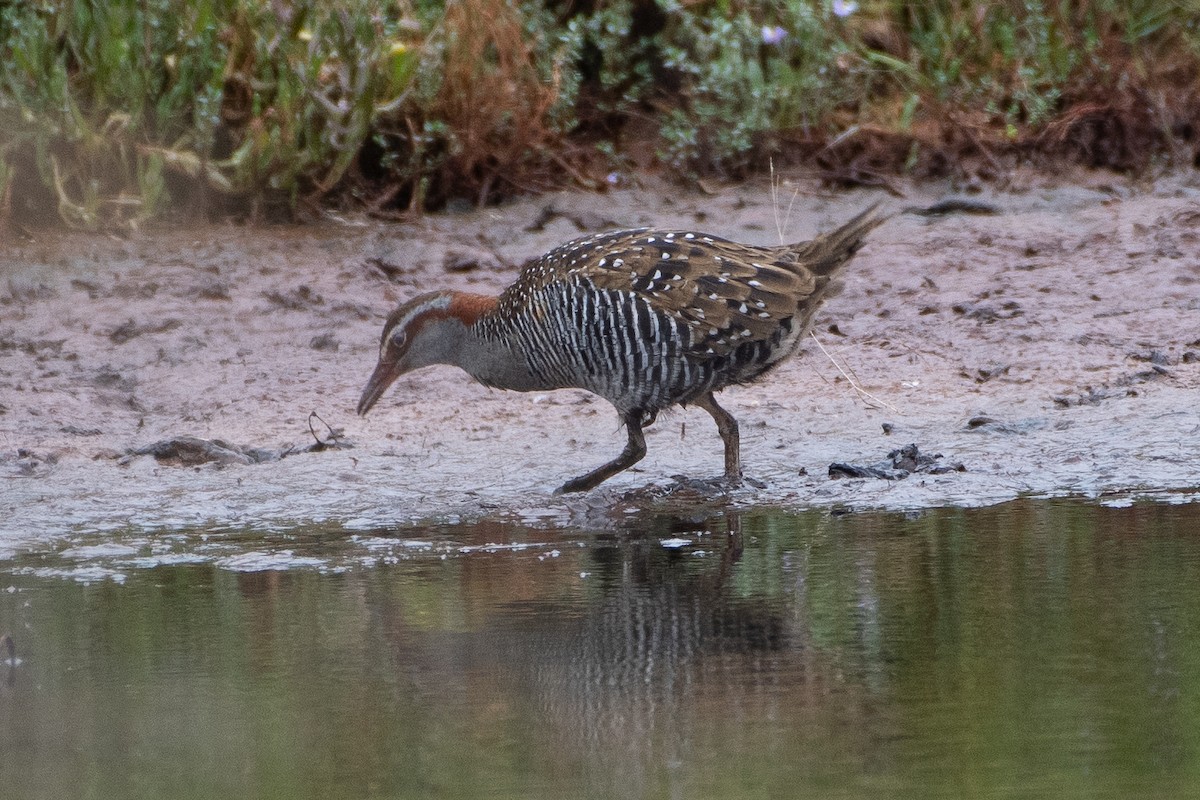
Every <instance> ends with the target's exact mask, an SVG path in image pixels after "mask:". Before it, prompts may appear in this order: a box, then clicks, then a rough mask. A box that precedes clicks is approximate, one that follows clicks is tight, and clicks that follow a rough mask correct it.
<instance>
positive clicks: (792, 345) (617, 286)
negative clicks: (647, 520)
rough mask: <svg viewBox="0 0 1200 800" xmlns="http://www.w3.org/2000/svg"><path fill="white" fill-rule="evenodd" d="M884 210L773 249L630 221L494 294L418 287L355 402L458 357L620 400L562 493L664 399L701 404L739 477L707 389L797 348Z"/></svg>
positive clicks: (639, 443)
mask: <svg viewBox="0 0 1200 800" xmlns="http://www.w3.org/2000/svg"><path fill="white" fill-rule="evenodd" d="M885 219H886V216H885V215H883V214H881V213H879V211H878V205H875V206H872V207H870V208H868V209H867V210H865V211H863V212H862V213H861V214H859V215H858V216H856V217H854V218H853V219H851V220H850V221H849V222H847V223H845V224H844V225H842V226H841V227H839V228H837V229H835V230H833V231H831V232H829V233H826V234H823V235H820V236H817V237H816V238H815V239H813V240H811V241H807V242H799V243H796V244H787V245H780V246H776V247H757V246H753V245H747V244H740V243H738V242H733V241H730V240H728V239H723V238H721V237H719V236H713V235H711V234H704V233H697V232H692V231H683V230H657V229H654V228H637V229H633V230H622V231H615V232H610V233H599V234H595V235H593V236H587V237H584V238H581V239H577V240H575V241H571V242H568V243H566V244H564V245H562V246H560V247H557V248H555V249H554V250H551V251H550V252H549V253H547V254H546V255H544V256H542V257H541V258H539V259H537V260H536V261H534V262H532V263H530V264H529V265H527V266H526V267H525V268H524V269H523V270H522V271H521V274H520V275H519V276H518V278H517V280H516V281H515V282H514V283H513V284H512V285H511V286H509V287H508V288H507V289H505V290H504V291H503V292H502V293H501V294H500V295H499V296H498V297H489V296H484V295H478V294H469V293H466V292H460V291H453V290H450V291H437V292H429V293H427V294H422V295H420V296H419V297H414V298H413V299H411V300H409V301H408V302H406V303H404V304H402V305H401V306H400V307H399V308H397V309H396V310H395V311H393V312H392V314H391V316H390V317H389V318H388V320H387V323H386V324H385V325H384V328H383V336H382V338H381V340H380V344H379V362H378V364H377V365H376V367H375V371H374V372H373V373H372V375H371V377H370V379H369V380H368V381H367V385H366V388H365V389H364V390H363V393H362V398H361V399H360V400H359V402H358V413H359V414H366V413H367V412H368V411H370V410H371V408H372V407H373V406H374V405H375V403H376V402H377V401H378V400H379V398H380V397H381V396H382V395H383V393H384V392H385V391H386V390H387V388H388V387H389V386H391V384H392V383H393V382H394V381H395V380H396V378H398V377H399V376H401V375H403V374H404V373H406V372H410V371H412V370H415V369H420V368H421V367H426V366H429V365H432V364H451V365H454V366H457V367H460V368H462V369H463V370H465V371H466V372H467V373H469V374H470V375H471V376H473V377H474V378H475V379H476V380H478V381H479V382H480V383H482V384H484V385H485V386H491V387H495V388H500V389H512V390H515V391H519V392H532V391H539V392H540V391H547V390H552V389H567V388H577V389H585V390H587V391H589V392H593V393H595V394H596V395H599V396H600V397H603V398H604V399H605V400H607V401H609V402H610V403H612V404H613V406H615V407H616V410H617V413H618V414H619V415H620V417H621V421H622V422H623V423H624V425H625V429H626V432H627V434H628V441H627V442H626V444H625V449H624V450H623V451H622V452H621V454H620V455H618V456H617V457H616V458H614V459H613V460H612V461H609V462H607V463H606V464H603V465H601V466H599V467H597V468H596V469H594V470H592V471H591V472H588V473H587V474H585V475H581V476H579V477H577V478H573V479H571V480H569V481H567V482H566V483H565V484H563V485H562V486H561V487H560V488H559V490H558V491H559V492H579V491H586V490H588V489H592V488H594V487H595V486H597V485H599V484H600V483H601V482H603V481H605V480H607V479H608V478H611V477H612V476H613V475H615V474H617V473H618V472H621V471H622V470H625V469H628V468H629V467H630V466H632V465H633V464H636V463H637V462H638V461H639V460H641V459H642V458H643V457H644V456H645V455H646V439H645V435H644V433H643V428H645V427H646V426H647V425H649V424H651V423H652V422H653V421H654V419H655V418H656V416H657V415H658V412H659V411H662V410H663V409H666V408H669V407H671V406H674V405H684V406H687V405H694V406H697V407H699V408H702V409H704V410H705V411H707V412H708V413H709V414H710V415H712V418H713V420H714V421H715V422H716V424H717V430H718V431H719V432H720V435H721V438H722V440H723V441H724V444H725V474H724V477H725V480H727V481H729V482H731V483H734V484H736V483H738V482H740V479H741V457H740V444H739V437H738V424H737V420H735V419H734V418H733V416H732V415H731V414H730V413H729V412H728V411H726V410H725V409H724V408H722V407H721V406H720V405H718V404H717V400H716V397H715V393H716V392H719V391H720V390H721V389H724V388H725V387H726V386H730V385H733V384H746V383H750V382H752V381H755V380H757V379H759V378H761V377H762V376H763V375H764V374H765V373H766V372H768V371H769V370H770V369H771V368H772V367H775V366H776V365H778V364H779V363H780V362H781V361H783V360H784V359H785V358H787V357H788V356H790V355H792V354H793V353H795V352H796V351H797V350H798V349H799V348H800V345H801V340H802V338H803V336H804V334H805V333H806V332H807V331H808V328H809V326H810V325H811V323H812V319H813V315H814V314H815V313H816V311H817V309H818V308H819V307H820V305H821V303H822V302H823V301H824V299H825V297H826V295H827V294H828V290H829V288H830V286H831V284H832V281H833V280H834V278H835V277H836V276H837V273H838V271H839V270H840V269H841V268H842V267H844V266H845V265H846V264H847V263H848V262H849V261H850V259H851V258H852V257H853V255H854V253H855V252H856V251H857V250H858V249H859V248H860V247H861V246H862V243H863V240H864V237H865V236H866V235H867V234H868V233H869V232H870V231H871V230H872V229H873V228H875V227H876V226H877V225H879V224H881V223H882V222H883V221H884V220H885Z"/></svg>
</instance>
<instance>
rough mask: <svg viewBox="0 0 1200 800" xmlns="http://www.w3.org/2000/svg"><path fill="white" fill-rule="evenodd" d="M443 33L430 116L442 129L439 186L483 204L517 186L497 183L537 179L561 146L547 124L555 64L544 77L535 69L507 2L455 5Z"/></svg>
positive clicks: (555, 88)
mask: <svg viewBox="0 0 1200 800" xmlns="http://www.w3.org/2000/svg"><path fill="white" fill-rule="evenodd" d="M443 29H444V30H445V31H446V34H445V35H446V45H445V65H444V74H443V78H442V84H441V90H440V91H439V92H438V95H437V97H436V98H435V100H434V102H433V104H432V106H431V108H430V114H431V116H433V117H435V118H437V119H440V120H442V121H443V122H444V123H445V124H446V126H447V128H448V129H449V131H450V134H451V136H452V148H451V150H450V152H449V153H448V155H447V158H446V159H445V160H444V161H443V163H442V166H441V169H440V179H439V181H438V183H439V184H440V187H441V188H442V190H443V191H444V192H452V193H458V194H464V195H466V196H468V197H471V198H473V199H475V200H476V202H478V203H481V204H482V203H486V202H488V201H489V200H490V199H492V198H493V197H494V196H495V195H497V194H505V193H511V191H512V190H513V189H520V188H524V187H522V186H508V187H500V186H499V185H498V184H499V183H500V182H504V181H513V180H520V178H519V177H518V176H522V175H525V176H529V177H530V178H536V167H537V165H538V164H544V163H545V162H546V160H547V158H548V155H547V154H548V153H550V152H551V151H553V150H555V149H557V148H558V147H559V146H560V140H561V138H562V137H561V135H560V134H559V133H558V132H557V131H555V130H553V129H552V128H551V127H550V124H549V120H550V117H551V115H550V111H551V109H552V108H553V107H554V105H555V103H557V102H558V101H559V87H560V85H561V81H560V77H559V73H558V69H557V68H556V67H555V68H553V69H551V70H550V71H549V74H545V70H544V69H542V68H540V67H539V64H538V63H537V58H536V55H535V52H534V48H533V45H532V43H531V42H530V41H529V40H528V39H527V37H526V34H525V31H524V28H523V25H522V19H521V17H520V15H519V14H518V12H517V10H516V8H515V7H514V6H513V5H512V4H511V3H509V2H506V0H454V2H451V3H449V4H448V5H447V7H446V18H445V24H444V28H443ZM531 168H534V171H533V172H530V170H531Z"/></svg>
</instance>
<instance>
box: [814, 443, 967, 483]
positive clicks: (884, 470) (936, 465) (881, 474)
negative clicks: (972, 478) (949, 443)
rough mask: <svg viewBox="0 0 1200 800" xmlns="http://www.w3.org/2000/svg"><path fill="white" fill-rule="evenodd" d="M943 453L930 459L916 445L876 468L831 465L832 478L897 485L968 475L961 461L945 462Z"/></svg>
mask: <svg viewBox="0 0 1200 800" xmlns="http://www.w3.org/2000/svg"><path fill="white" fill-rule="evenodd" d="M941 458H942V454H941V453H935V454H933V455H929V454H927V453H922V452H921V451H920V449H919V448H918V447H917V445H915V444H909V445H905V446H904V447H901V448H900V449H898V450H893V451H891V452H890V453H888V454H887V458H886V459H885V460H883V461H879V462H876V463H874V464H847V463H844V462H841V461H835V462H834V463H832V464H830V465H829V477H830V478H832V479H835V480H836V479H839V478H881V479H883V480H888V481H898V480H903V479H905V478H907V477H908V476H909V475H914V474H923V475H944V474H946V473H950V472H966V471H967V468H966V467H965V466H963V464H962V462H959V461H947V462H942V461H941V460H940V459H941Z"/></svg>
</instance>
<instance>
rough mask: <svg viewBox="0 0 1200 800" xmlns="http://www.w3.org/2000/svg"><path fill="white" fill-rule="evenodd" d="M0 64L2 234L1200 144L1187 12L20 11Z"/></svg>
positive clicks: (658, 7) (719, 8)
mask: <svg viewBox="0 0 1200 800" xmlns="http://www.w3.org/2000/svg"><path fill="white" fill-rule="evenodd" d="M0 52H3V53H4V54H5V55H4V58H3V59H2V60H0V214H4V215H9V214H16V215H44V214H45V213H46V212H47V211H48V210H50V209H56V210H57V212H58V214H59V215H60V216H61V217H62V219H63V220H65V221H66V222H67V223H69V224H71V225H74V226H78V227H83V228H93V229H94V228H103V227H109V226H114V225H136V224H137V223H138V222H140V221H142V220H145V219H148V218H151V217H153V216H155V215H158V214H160V213H162V212H163V211H164V210H166V209H168V208H176V209H185V210H186V209H189V208H193V209H206V210H210V211H217V212H219V213H251V214H255V215H257V214H259V213H263V212H269V211H272V210H276V211H281V212H283V213H285V214H286V213H290V212H291V211H292V210H294V209H295V208H296V206H297V205H298V204H300V203H314V202H319V203H330V202H338V203H350V204H354V205H359V206H363V207H366V208H368V209H370V210H372V211H375V212H379V213H394V212H396V211H398V210H405V209H407V210H421V209H424V208H429V207H440V206H441V205H443V204H444V203H445V202H447V201H448V200H451V199H455V198H463V199H466V200H469V201H471V202H476V203H487V202H492V201H495V200H497V199H499V198H502V197H505V196H508V195H511V194H512V193H514V192H519V191H524V190H527V189H529V188H537V187H540V186H548V185H552V184H553V183H554V182H561V181H562V180H563V176H569V177H570V178H571V179H573V180H576V181H578V182H581V183H584V184H590V183H592V182H593V178H591V177H590V176H591V173H592V172H596V173H597V174H602V173H603V172H605V171H607V170H608V169H610V168H611V165H612V164H613V163H619V160H620V159H621V157H622V154H623V153H625V152H631V151H633V150H635V149H636V150H638V151H643V150H645V149H646V148H649V149H652V150H653V151H654V152H656V153H657V155H658V158H659V159H660V161H661V162H662V163H664V164H666V165H667V166H669V167H670V168H672V169H673V170H675V171H681V172H683V173H685V174H691V175H704V174H713V173H720V174H735V175H736V174H743V173H745V172H747V171H750V170H754V169H759V168H761V167H762V166H763V165H765V163H766V161H767V159H768V158H769V157H775V158H779V159H782V160H793V161H796V160H801V159H807V160H809V161H811V162H813V163H815V164H816V166H818V167H819V168H820V169H821V170H823V171H824V173H825V174H826V175H827V176H828V177H830V178H831V179H836V180H842V181H851V182H863V181H867V180H871V179H872V178H873V177H877V176H879V175H883V174H887V173H891V172H897V171H905V170H907V171H915V172H917V173H938V172H946V171H948V170H953V169H958V168H960V167H961V165H963V164H964V163H968V162H969V160H970V159H972V158H975V159H981V160H982V161H983V162H984V163H986V164H989V165H991V167H992V168H993V169H994V168H995V166H996V165H997V164H999V163H1000V162H999V159H1001V158H1004V157H1011V156H1014V155H1015V156H1019V155H1022V154H1026V153H1030V152H1049V153H1053V154H1059V155H1065V156H1068V157H1070V158H1074V159H1078V160H1081V161H1083V162H1085V163H1088V164H1092V165H1097V166H1110V167H1114V168H1118V169H1131V168H1138V167H1141V166H1144V164H1145V163H1146V162H1147V159H1148V158H1150V157H1151V156H1152V155H1153V154H1154V153H1169V154H1171V155H1173V156H1176V157H1177V158H1182V159H1185V160H1194V159H1196V158H1197V157H1198V156H1197V139H1198V138H1200V125H1198V123H1200V86H1198V83H1197V81H1196V77H1195V76H1196V75H1197V74H1200V1H1198V0H1180V1H1179V2H1163V1H1162V0H1095V1H1094V2H1089V0H1059V1H1058V2H1051V1H1050V0H1043V2H1034V1H1033V0H1026V1H1024V2H1022V1H1020V0H1006V1H1005V2H999V3H989V4H978V3H971V2H966V1H965V0H938V1H937V2H930V3H906V2H901V0H876V1H874V2H873V1H872V0H860V1H859V2H854V1H853V0H832V1H828V0H757V1H756V2H752V1H751V0H741V1H739V0H713V1H712V2H683V0H597V1H596V2H592V3H562V2H553V0H543V2H535V0H523V2H517V0H450V2H446V3H438V2H430V0H409V2H384V0H342V1H341V2H338V3H336V4H333V3H322V2H317V0H294V1H293V2H286V3H285V2H279V3H268V2H265V0H201V1H200V2H183V1H182V0H139V2H134V1H133V0H115V1H114V2H110V3H95V2H92V1H91V0H39V1H37V2H24V3H8V4H4V5H2V6H0ZM647 140H649V141H647Z"/></svg>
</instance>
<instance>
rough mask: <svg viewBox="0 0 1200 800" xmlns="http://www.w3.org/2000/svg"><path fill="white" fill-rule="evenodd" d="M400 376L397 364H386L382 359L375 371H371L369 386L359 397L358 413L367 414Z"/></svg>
mask: <svg viewBox="0 0 1200 800" xmlns="http://www.w3.org/2000/svg"><path fill="white" fill-rule="evenodd" d="M399 377H400V370H398V369H396V367H395V365H393V364H385V363H384V362H382V361H380V362H379V363H378V364H376V365H375V371H374V372H372V373H371V377H370V379H369V380H368V381H367V386H366V388H365V389H363V393H362V397H360V398H359V399H358V415H359V416H365V415H366V413H367V412H368V411H370V410H371V406H373V405H375V403H376V402H378V400H379V398H380V397H383V393H384V392H386V391H387V390H388V387H389V386H391V385H392V382H393V381H394V380H396V378H399Z"/></svg>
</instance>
